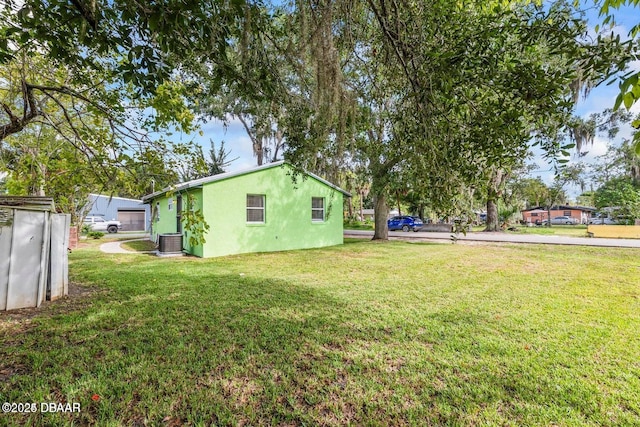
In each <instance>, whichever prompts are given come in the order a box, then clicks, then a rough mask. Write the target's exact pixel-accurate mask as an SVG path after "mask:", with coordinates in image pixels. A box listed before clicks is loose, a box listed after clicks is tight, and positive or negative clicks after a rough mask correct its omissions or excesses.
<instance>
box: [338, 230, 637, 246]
mask: <svg viewBox="0 0 640 427" xmlns="http://www.w3.org/2000/svg"><path fill="white" fill-rule="evenodd" d="M453 235H454V234H453V233H433V232H427V231H418V232H415V233H414V232H408V233H405V232H402V231H390V232H389V238H391V239H403V240H424V241H438V242H442V243H444V242H445V241H449V242H451V241H452V236H453ZM344 236H345V237H360V238H365V237H368V238H371V237H373V231H364V230H344ZM455 236H456V237H457V240H458V241H462V242H503V243H534V244H543V245H578V246H602V247H615V248H640V239H601V238H590V237H567V236H543V235H538V234H510V233H499V232H498V233H491V232H475V233H467V235H466V236H465V235H464V234H457V235H455Z"/></svg>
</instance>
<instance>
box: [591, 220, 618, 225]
mask: <svg viewBox="0 0 640 427" xmlns="http://www.w3.org/2000/svg"><path fill="white" fill-rule="evenodd" d="M589 224H597V225H617V224H618V221H616V220H615V219H613V218H590V219H589Z"/></svg>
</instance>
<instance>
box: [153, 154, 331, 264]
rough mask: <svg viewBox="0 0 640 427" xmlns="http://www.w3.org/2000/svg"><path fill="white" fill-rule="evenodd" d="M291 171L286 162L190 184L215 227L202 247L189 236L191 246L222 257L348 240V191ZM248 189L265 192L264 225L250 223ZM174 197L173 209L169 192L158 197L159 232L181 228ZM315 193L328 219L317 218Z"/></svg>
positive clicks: (194, 251) (195, 252)
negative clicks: (194, 185)
mask: <svg viewBox="0 0 640 427" xmlns="http://www.w3.org/2000/svg"><path fill="white" fill-rule="evenodd" d="M290 170H291V169H290V167H289V166H286V165H284V166H275V167H272V168H267V169H261V170H257V171H255V172H250V173H247V174H244V175H238V176H234V177H231V178H228V179H225V180H221V181H214V182H210V183H207V184H203V188H202V189H190V190H189V191H190V192H191V193H192V194H194V196H195V198H196V200H197V202H198V206H197V207H198V208H199V207H201V209H202V212H203V214H204V217H205V220H206V221H207V223H208V224H209V227H210V228H209V231H208V233H207V234H206V236H205V239H206V243H204V245H202V246H199V247H195V248H189V247H188V244H187V241H188V239H186V238H185V239H184V242H185V245H186V247H185V250H187V252H189V253H191V254H193V255H197V256H202V257H216V256H223V255H231V254H240V253H247V252H271V251H282V250H290V249H304V248H315V247H323V246H332V245H339V244H342V243H343V229H342V225H343V223H342V207H343V194H342V193H341V192H340V191H338V190H335V189H333V188H331V187H329V186H327V185H326V184H324V183H322V182H320V181H318V180H316V179H314V178H312V177H307V178H306V179H304V180H303V179H302V177H301V176H299V177H298V179H297V182H296V183H295V184H294V183H293V182H292V180H291V176H290V175H287V173H288V172H289V171H290ZM247 194H263V195H264V196H265V222H264V223H263V224H254V223H247V221H246V207H247V206H246V201H247ZM173 197H174V211H173V212H171V213H170V212H168V210H167V200H168V199H167V198H166V197H161V198H159V199H156V200H154V201H153V202H152V203H153V204H154V205H155V202H156V201H159V202H160V221H158V222H157V223H154V226H155V227H156V228H155V230H156V232H159V233H174V232H175V231H176V221H175V203H176V202H175V195H174V196H173ZM312 197H322V198H324V205H325V220H324V221H321V222H318V221H312V220H311V198H312ZM183 200H184V196H183ZM183 205H184V202H183ZM169 218H171V219H172V220H173V222H171V220H170V219H169Z"/></svg>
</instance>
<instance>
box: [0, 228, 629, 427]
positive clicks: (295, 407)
mask: <svg viewBox="0 0 640 427" xmlns="http://www.w3.org/2000/svg"><path fill="white" fill-rule="evenodd" d="M90 245H91V244H90ZM92 246H93V247H92V248H88V249H82V250H76V251H74V252H73V253H72V254H71V278H72V281H73V282H74V283H75V284H76V286H75V287H74V288H73V289H74V290H75V292H76V295H73V296H72V297H70V298H66V299H63V300H61V301H57V302H55V303H52V304H48V305H47V306H45V307H43V308H41V309H40V310H38V311H35V314H33V313H34V311H33V310H25V311H19V312H17V313H13V312H9V313H2V314H0V343H1V345H0V378H1V379H2V381H0V395H1V396H2V400H3V401H7V402H79V403H80V404H81V408H82V410H81V412H80V414H32V415H18V414H3V415H2V418H0V424H5V423H6V424H9V425H12V424H13V425H25V424H26V425H28V424H32V425H47V426H48V425H68V424H70V423H71V422H72V421H73V422H75V423H76V424H77V425H87V424H91V425H100V426H117V425H125V426H131V425H212V424H217V425H287V426H289V425H291V426H292V425H336V426H337V425H345V424H352V425H380V426H389V425H419V426H424V425H512V426H522V425H528V426H533V425H541V426H542V425H544V426H551V425H554V426H576V425H580V426H613V425H619V426H631V425H640V355H639V349H640V334H639V333H638V331H640V282H639V280H638V277H640V261H639V260H640V252H639V251H638V250H633V249H609V248H578V247H564V246H536V245H522V246H516V245H493V246H492V245H486V246H485V245H468V246H467V245H450V244H416V243H408V242H400V241H393V242H385V243H375V242H370V241H364V240H350V241H347V243H346V244H345V245H342V246H339V247H334V248H325V249H318V250H306V251H295V252H283V253H271V254H251V255H241V256H230V257H225V258H219V259H208V260H202V259H196V258H189V257H183V258H166V259H159V258H156V257H153V256H149V255H142V254H131V255H129V254H126V255H108V254H102V253H100V252H98V251H97V249H96V247H97V244H93V245H92ZM94 395H97V396H95V397H94V399H96V400H93V399H92V396H94ZM98 397H99V398H98Z"/></svg>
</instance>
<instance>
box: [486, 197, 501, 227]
mask: <svg viewBox="0 0 640 427" xmlns="http://www.w3.org/2000/svg"><path fill="white" fill-rule="evenodd" d="M484 231H500V224H499V223H498V204H497V203H496V200H495V199H492V198H491V197H489V198H488V199H487V226H486V227H485V229H484Z"/></svg>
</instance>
